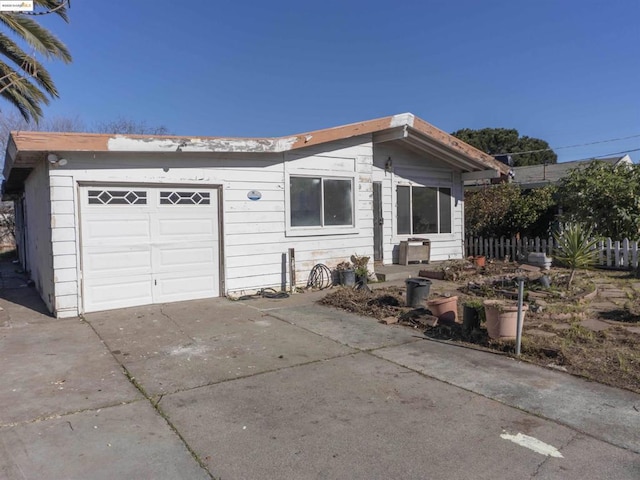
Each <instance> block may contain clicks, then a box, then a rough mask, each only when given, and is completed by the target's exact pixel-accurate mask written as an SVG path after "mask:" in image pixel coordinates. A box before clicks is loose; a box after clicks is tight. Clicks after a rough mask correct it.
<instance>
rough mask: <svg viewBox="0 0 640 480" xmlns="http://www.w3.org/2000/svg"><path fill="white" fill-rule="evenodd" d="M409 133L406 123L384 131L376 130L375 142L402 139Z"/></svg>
mask: <svg viewBox="0 0 640 480" xmlns="http://www.w3.org/2000/svg"><path fill="white" fill-rule="evenodd" d="M408 135H409V132H408V129H407V126H406V125H403V126H401V127H396V128H393V129H391V130H386V131H384V132H376V133H374V134H373V143H384V142H391V141H393V140H402V139H404V138H407V136H408Z"/></svg>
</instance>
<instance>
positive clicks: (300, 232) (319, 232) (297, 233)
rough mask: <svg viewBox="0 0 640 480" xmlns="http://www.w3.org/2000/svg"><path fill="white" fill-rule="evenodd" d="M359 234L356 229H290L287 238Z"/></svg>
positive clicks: (286, 234)
mask: <svg viewBox="0 0 640 480" xmlns="http://www.w3.org/2000/svg"><path fill="white" fill-rule="evenodd" d="M355 233H359V230H358V229H357V228H356V227H337V228H326V227H325V228H318V227H288V228H287V231H286V233H285V237H316V236H328V235H353V234H355Z"/></svg>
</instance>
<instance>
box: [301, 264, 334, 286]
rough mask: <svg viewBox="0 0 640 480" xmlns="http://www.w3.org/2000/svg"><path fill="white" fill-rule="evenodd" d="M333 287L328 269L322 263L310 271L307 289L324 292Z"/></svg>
mask: <svg viewBox="0 0 640 480" xmlns="http://www.w3.org/2000/svg"><path fill="white" fill-rule="evenodd" d="M332 285H333V278H332V276H331V270H330V269H329V267H327V266H326V265H324V264H322V263H318V264H317V265H315V266H314V267H313V268H312V269H311V273H309V280H307V288H317V289H319V290H324V289H325V288H329V287H330V286H332Z"/></svg>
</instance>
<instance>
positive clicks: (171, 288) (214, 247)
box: [79, 185, 220, 312]
mask: <svg viewBox="0 0 640 480" xmlns="http://www.w3.org/2000/svg"><path fill="white" fill-rule="evenodd" d="M79 196H80V202H79V204H80V217H81V222H80V225H81V226H80V243H81V257H80V262H81V271H82V277H81V278H82V298H83V303H84V311H85V312H94V311H100V310H109V309H115V308H122V307H129V306H134V305H148V304H153V303H165V302H174V301H180V300H192V299H198V298H209V297H217V296H219V295H220V261H219V257H220V254H219V231H220V229H219V218H218V190H217V189H215V188H202V186H198V187H194V188H184V187H173V186H162V187H155V186H154V187H145V186H139V185H135V186H131V185H124V186H123V185H82V186H81V187H80V188H79Z"/></svg>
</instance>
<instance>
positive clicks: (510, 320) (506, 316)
mask: <svg viewBox="0 0 640 480" xmlns="http://www.w3.org/2000/svg"><path fill="white" fill-rule="evenodd" d="M483 304H484V311H485V314H486V317H487V322H486V325H487V332H488V333H489V337H491V338H493V339H495V340H497V339H503V340H508V339H514V338H516V335H517V332H518V305H517V304H515V303H513V302H508V301H505V300H485V301H484V302H483ZM527 310H529V307H528V306H527V305H523V306H522V321H523V322H524V315H525V312H526V311H527Z"/></svg>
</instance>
